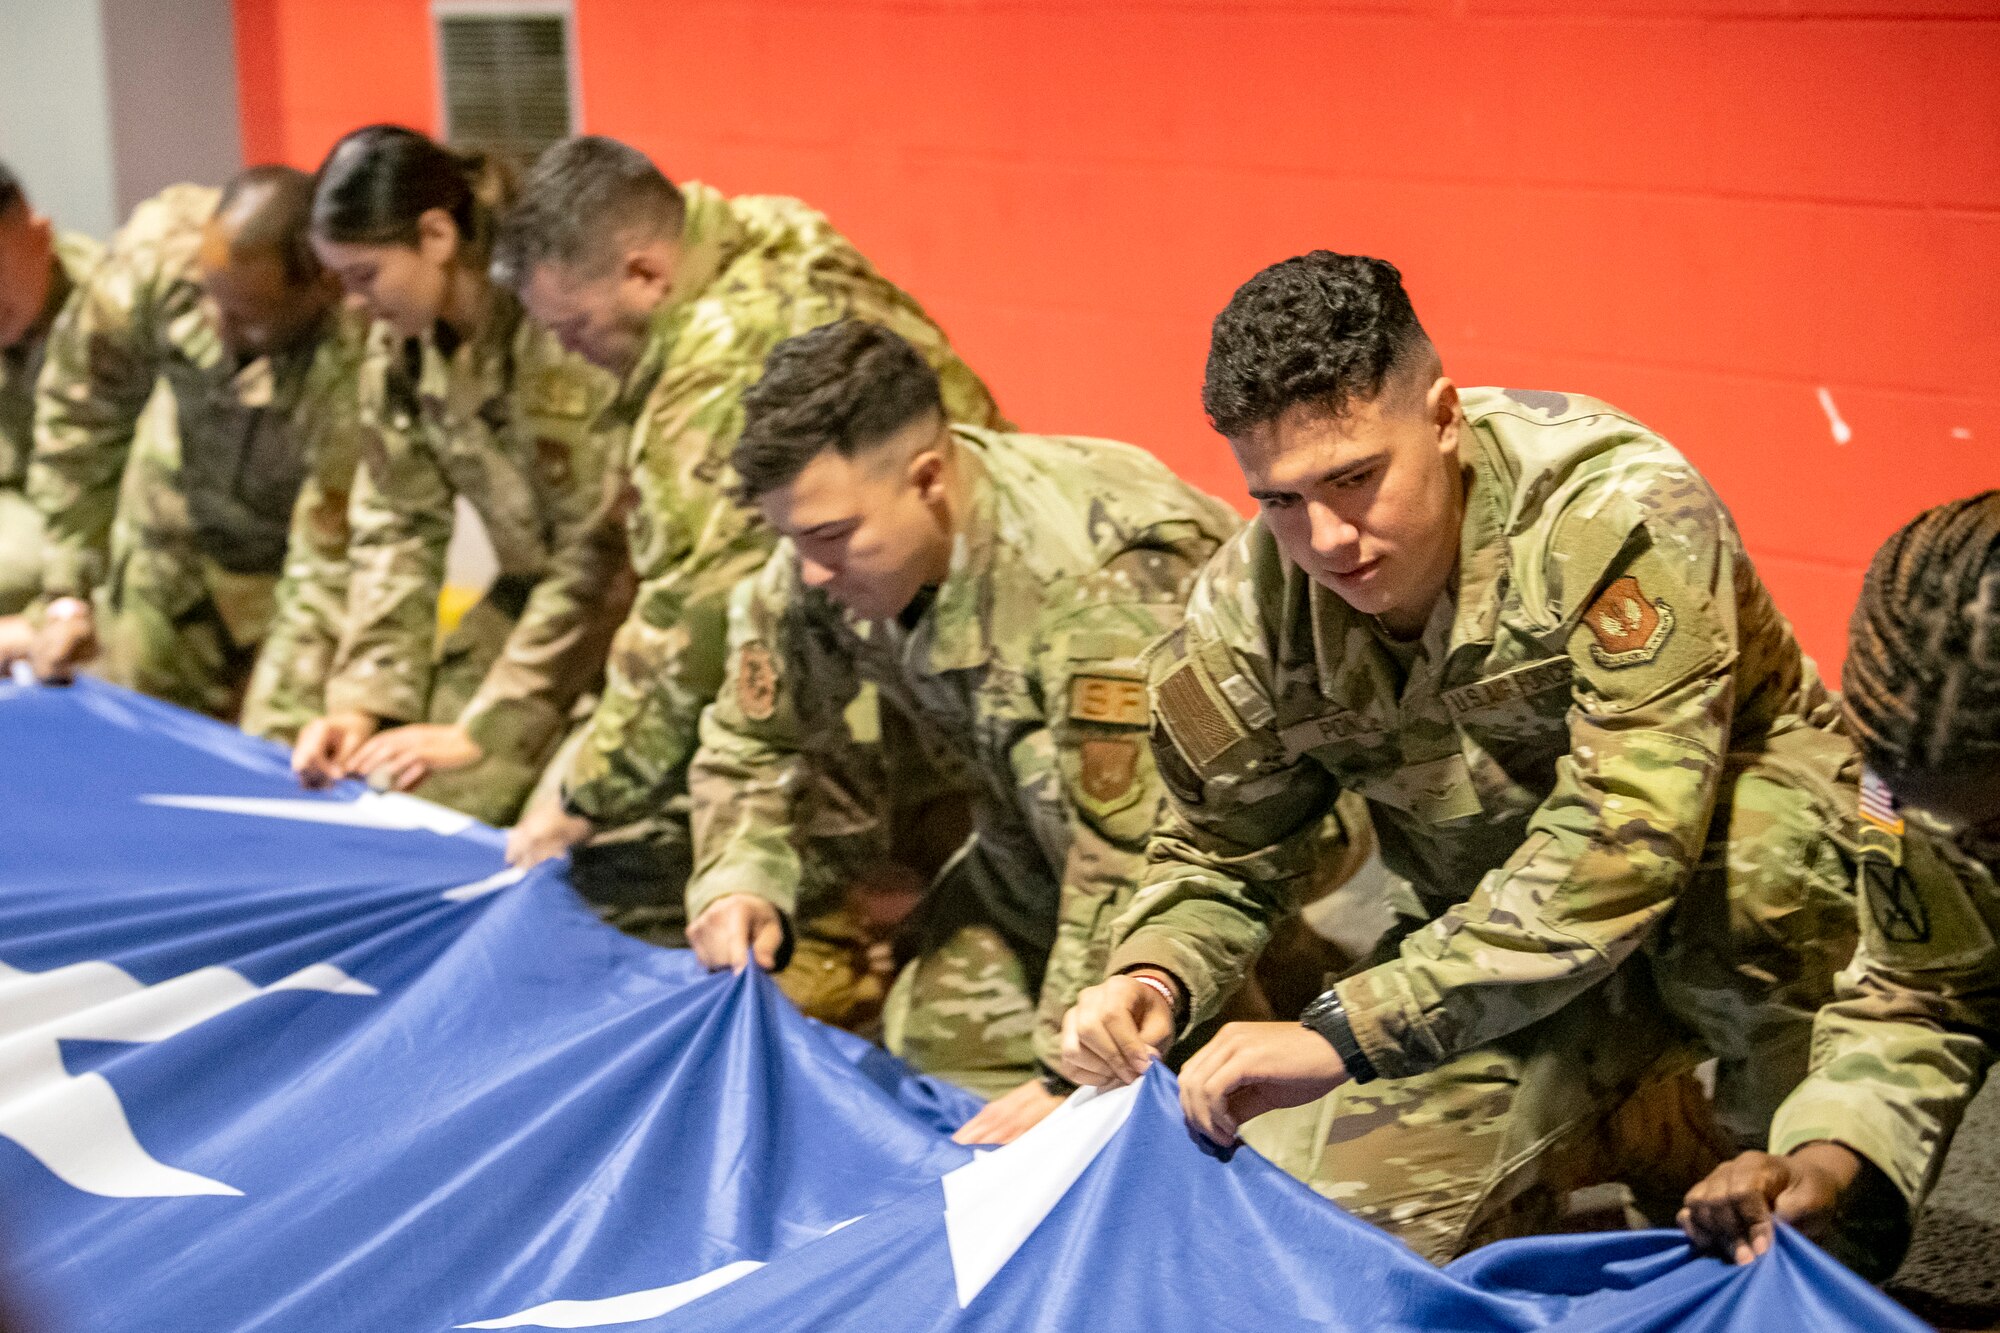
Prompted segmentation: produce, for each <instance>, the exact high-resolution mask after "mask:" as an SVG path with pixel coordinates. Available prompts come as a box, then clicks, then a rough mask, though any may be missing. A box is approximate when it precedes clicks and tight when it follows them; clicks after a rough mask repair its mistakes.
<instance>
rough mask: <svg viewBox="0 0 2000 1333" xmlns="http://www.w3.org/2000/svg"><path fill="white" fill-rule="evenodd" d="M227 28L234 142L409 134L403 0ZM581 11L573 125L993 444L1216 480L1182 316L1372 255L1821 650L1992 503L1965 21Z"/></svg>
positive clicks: (1639, 9)
mask: <svg viewBox="0 0 2000 1333" xmlns="http://www.w3.org/2000/svg"><path fill="white" fill-rule="evenodd" d="M237 15H238V23H239V33H238V37H239V46H240V54H241V60H242V64H243V79H242V87H243V98H244V115H243V119H244V125H245V137H246V140H247V141H248V144H249V147H250V151H251V153H252V155H253V156H257V157H271V158H282V159H285V160H290V161H294V162H298V163H300V164H301V165H307V166H310V165H312V164H313V163H314V162H315V161H316V160H317V158H318V157H319V155H320V154H321V153H323V152H324V151H325V149H326V147H327V146H328V145H329V144H330V143H331V142H332V141H333V139H334V138H335V137H337V136H338V135H339V134H340V133H341V132H342V131H344V130H346V129H347V128H349V127H351V126H352V125H354V124H356V123H359V122H361V121H364V120H377V119H401V120H405V121H409V122H412V123H415V124H417V125H419V126H424V127H434V125H435V121H436V116H437V112H436V106H437V97H436V91H435V89H434V87H433V85H432V80H433V73H432V71H433V56H432V50H431V37H430V33H429V29H428V24H429V18H428V5H427V4H426V3H425V0H342V3H340V4H337V5H333V4H326V3H324V0H237ZM576 24H577V33H578V46H579V51H580V63H581V70H582V102H583V116H584V127H585V128H586V129H589V130H591V131H595V132H599V133H605V134H612V135H616V136H618V137H620V138H624V139H627V140H630V141H631V142H633V143H634V144H637V145H638V146H639V147H641V148H643V149H645V150H646V151H647V152H649V153H651V154H652V155H653V156H654V157H655V159H656V160H658V161H659V163H660V164H661V166H662V167H663V168H665V170H666V171H667V172H668V174H670V175H673V176H676V177H698V178H700V179H703V180H707V181H710V182H713V183H715V184H717V185H720V186H722V187H724V188H725V189H728V190H730V191H732V192H734V191H758V192H776V193H787V194H796V195H799V196H802V197H804V198H806V199H809V200H811V201H812V202H813V203H814V204H815V205H817V206H818V207H820V208H822V209H824V210H825V211H826V212H827V213H829V214H830V215H831V216H832V217H833V218H834V220H835V221H836V222H837V223H838V224H839V225H840V226H841V227H842V228H843V229H844V230H845V231H846V232H847V233H848V234H849V235H850V236H852V237H853V238H854V239H855V241H856V242H857V243H859V244H860V246H861V247H862V248H863V249H864V250H865V251H866V252H867V253H868V254H869V255H870V256H871V257H872V258H874V259H875V261H876V262H877V263H878V264H879V265H880V266H881V267H882V268H883V269H884V270H885V271H887V272H888V273H889V274H890V275H891V276H893V277H894V278H896V279H897V280H898V281H900V282H902V283H903V284H904V285H905V286H907V287H908V288H910V289H911V290H912V291H914V292H916V293H917V294H918V295H919V296H920V297H921V298H922V299H923V300H924V302H925V303H926V304H927V305H928V306H929V307H930V308H931V309H932V311H933V312H934V313H935V314H936V315H938V316H939V318H940V319H941V320H942V322H943V323H944V324H945V326H946V327H947V328H948V329H949V330H950V331H951V333H952V336H953V338H954V339H955V340H956V341H957V342H958V343H959V344H960V346H961V347H963V348H964V349H965V351H966V353H967V355H968V357H969V358H970V359H971V361H972V362H973V364H974V365H976V366H977V367H979V369H980V370H981V372H982V373H983V374H985V376H986V377H987V378H988V380H989V382H991V383H992V384H993V386H994V387H995V389H996V390H997V392H998V393H999V395H1000V398H1001V401H1002V403H1003V405H1004V406H1005V407H1006V408H1007V410H1008V411H1009V412H1010V413H1011V414H1013V415H1014V416H1015V418H1016V419H1017V420H1019V421H1021V422H1022V423H1024V424H1025V425H1027V426H1029V427H1031V428H1037V429H1049V430H1065V431H1078V432H1087V433H1096V434H1103V435H1110V436H1116V437H1120V438H1124V439H1128V440H1132V441H1135V442H1137V443H1141V444H1145V445H1148V446H1150V447H1151V448H1153V449H1154V450H1155V451H1157V452H1158V453H1159V454H1161V455H1162V456H1163V457H1164V458H1166V459H1167V460H1168V461H1169V462H1170V463H1171V464H1172V465H1174V466H1175V467H1176V468H1178V469H1180V470H1181V471H1182V472H1183V473H1185V474H1186V475H1187V476H1189V477H1190V478H1192V479H1194V480H1195V481H1197V482H1199V483H1200V484H1202V485H1205V486H1207V487H1209V488H1210V489H1212V490H1215V491H1217V492H1219V493H1221V494H1224V495H1228V496H1231V497H1240V496H1241V485H1240V482H1239V480H1238V479H1237V477H1236V475H1235V473H1234V471H1233V468H1232V466H1231V464H1230V460H1229V457H1228V454H1227V452H1226V450H1225V448H1224V446H1223V445H1222V443H1221V441H1220V440H1218V439H1216V438H1215V437H1214V436H1212V435H1211V434H1210V432H1209V431H1208V429H1207V427H1206V425H1205V424H1204V423H1203V421H1202V418H1201V413H1200V406H1199V398H1198V393H1199V386H1200V378H1201V364H1202V357H1203V354H1204V351H1205V348H1206V336H1207V327H1208V321H1209V320H1210V318H1212V316H1213V315H1214V313H1215V311H1216V310H1217V309H1219V308H1220V306H1221V305H1222V303H1223V302H1224V301H1225V300H1226V299H1227V298H1228V296H1229V293H1230V292H1231V291H1232V290H1233V289H1234V288H1235V286H1236V284H1238V283H1239V282H1241V281H1242V280H1243V279H1244V278H1246V277H1248V276H1249V275H1250V273H1252V272H1253V271H1254V270H1255V269H1257V268H1258V267H1260V266H1262V265H1264V264H1266V263H1269V262H1272V261H1273V260H1276V259H1280V258H1283V257H1285V256H1287V255H1291V254H1294V253H1297V252H1299V251H1301V250H1305V249H1309V248H1312V247H1314V246H1328V247H1332V248H1335V249H1345V250H1355V251H1363V252H1367V253H1373V254H1379V255H1382V256H1385V257H1387V258H1390V259H1393V260H1394V261H1395V262H1396V263H1397V264H1398V265H1399V266H1401V267H1402V269H1403V271H1404V273H1405V275H1406V277H1407V280H1408V282H1409V285H1410V287H1411V290H1412V292H1413V294H1414V296H1415V298H1416V301H1417V307H1418V311H1419V313H1420V314H1421V315H1422V316H1423V318H1424V321H1425V323H1426V324H1427V325H1428V326H1429V328H1430V330H1431V332H1432V334H1433V336H1434V337H1436V339H1437V341H1438V343H1439V344H1440V346H1441V347H1442V349H1443V351H1444V354H1445V358H1446V362H1447V365H1448V367H1449V368H1450V371H1451V373H1453V374H1454V375H1455V376H1456V377H1457V378H1458V379H1459V380H1460V381H1461V382H1464V383H1506V384H1513V385H1517V386H1524V387H1536V388H1552V389H1566V390H1572V391H1576V392H1583V393H1589V394H1594V395H1596V396H1598V397H1602V398H1608V399H1610V400H1611V401H1613V402H1615V403H1618V404H1620V405H1621V406H1623V407H1625V408H1627V409H1628V410H1630V411H1632V412H1634V413H1635V414H1637V415H1638V416H1640V417H1641V418H1643V419H1644V420H1646V421H1647V422H1649V423H1650V424H1652V425H1654V426H1655V427H1656V428H1657V429H1659V430H1661V431H1662V432H1664V433H1665V434H1666V435H1667V436H1668V437H1669V438H1670V439H1672V440H1674V441H1675V442H1676V443H1677V444H1679V445H1680V446H1681V447H1682V448H1683V449H1684V450H1685V451H1686V452H1687V453H1688V454H1689V455H1690V456H1691V457H1693V459H1694V460H1695V461H1696V462H1697V463H1698V464H1699V465H1700V466H1701V467H1702V468H1703V469H1704V470H1705V471H1706V472H1707V474H1708V476H1709V477H1710V478H1711V480H1713V481H1714V483H1715V484H1716V486H1717V487H1718V489H1719V490H1720V491H1721V493H1722V495H1723V497H1724V498H1725V499H1726V500H1727V501H1728V502H1729V504H1730V505H1731V507H1732V508H1733V509H1734V511H1735V513H1736V515H1737V517H1738V519H1739V521H1740V522H1741V523H1742V525H1743V527H1744V529H1745V531H1746V533H1747V534H1748V537H1749V540H1750V543H1751V548H1752V551H1753V553H1754V554H1755V556H1756V559H1757V562H1758V565H1759V568H1760V569H1761V570H1762V571H1763V573H1764V576H1765V578H1766V579H1767V580H1768V581H1769V582H1770V583H1771V585H1772V587H1773V588H1774V590H1775V591H1776V594H1777V596H1778V600H1779V603H1780V605H1781V606H1783V607H1784V608H1785V609H1786V610H1787V612H1788V613H1789V614H1790V615H1791V616H1792V618H1793V619H1794V621H1795V622H1796V623H1797V624H1798V626H1799V628H1800V631H1801V633H1802V635H1803V637H1804V638H1805V640H1806V643H1807V647H1808V648H1809V650H1811V651H1812V652H1813V653H1814V654H1815V655H1816V656H1818V657H1819V658H1820V660H1821V661H1822V662H1823V663H1825V664H1827V665H1828V666H1829V667H1831V666H1832V665H1833V664H1834V663H1835V662H1837V660H1838V659H1839V657H1840V645H1841V641H1842V636H1843V632H1844V629H1843V627H1844V625H1845V620H1846V613H1847V608H1848V606H1849V605H1850V604H1851V602H1852V599H1853V596H1854V592H1855V590H1856V588H1857V587H1858V586H1859V581H1860V571H1861V569H1862V567H1863V566H1864V565H1865V563H1866V560H1867V557H1868V555H1869V554H1870V553H1871V552H1872V551H1873V549H1874V548H1875V546H1876V545H1877V544H1878V543H1879V542H1880V541H1881V540H1882V538H1883V537H1885V536H1886V535H1887V534H1888V533H1889V532H1890V531H1891V530H1892V529H1893V528H1894V527H1895V526H1896V525H1897V524H1898V523H1900V522H1901V521H1903V520H1904V519H1905V518H1907V517H1909V516H1910V515H1912V514H1914V513H1915V512H1916V511H1917V510H1918V509H1920V508H1922V507H1923V506H1925V505H1927V504H1932V503H1935V502H1937V501H1940V500H1943V499H1946V498H1948V497H1951V496H1954V495H1958V494H1963V493H1967V492H1971V491H1974V490H1978V489H1984V488H1988V487H1994V486H2000V448H1996V445H2000V318H1996V317H1995V315H1994V313H1993V306H1994V303H1995V298H1996V296H2000V75H1996V73H1995V71H1996V70H2000V8H1996V5H1995V4H1994V2H1993V0H1707V2H1706V3H1691V4H1685V5H1667V4H1664V3H1648V2H1647V0H1575V2H1574V3H1558V0H1434V2H1433V0H1367V2H1364V3H1343V4H1316V5H1310V6H1307V5H1300V4H1291V3H1282V2H1279V0H1269V2H1266V0H1178V2H1169V0H1158V2H1156V3H1143V2H1141V0H1123V2H1116V3H1114V2H1113V0H1091V2H1089V3H1081V2H1074V3H1068V4H1061V5H1056V4H1036V3H1029V2H1026V0H1018V2H1017V0H674V2H673V3H671V4H662V3H654V2H653V0H577V3H576ZM1822 389H1824V390H1825V391H1826V395H1827V397H1828V399H1829V400H1830V401H1831V403H1832V405H1833V409H1834V410H1835V411H1836V412H1837V413H1838V414H1839V416H1840V418H1841V419H1842V420H1844V421H1845V423H1846V424H1847V426H1848V427H1849V428H1850V429H1851V431H1852V437H1851V439H1850V440H1848V442H1846V443H1840V442H1837V441H1836V439H1835V438H1834V431H1833V427H1832V424H1831V421H1830V418H1829V415H1828V413H1827V411H1826V410H1825V408H1824V407H1823V405H1822V402H1821V395H1820V391H1821V390H1822Z"/></svg>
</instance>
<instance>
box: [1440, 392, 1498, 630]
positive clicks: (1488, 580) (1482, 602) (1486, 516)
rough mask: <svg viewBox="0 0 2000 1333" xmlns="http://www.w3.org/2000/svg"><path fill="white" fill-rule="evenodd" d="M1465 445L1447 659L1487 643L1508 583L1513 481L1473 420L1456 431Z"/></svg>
mask: <svg viewBox="0 0 2000 1333" xmlns="http://www.w3.org/2000/svg"><path fill="white" fill-rule="evenodd" d="M1460 438H1461V439H1463V440H1464V441H1466V443H1467V446H1468V448H1467V457H1466V465H1465V478H1466V484H1465V518H1464V520H1463V521H1462V522H1461V523H1460V524H1459V533H1458V586H1457V589H1456V591H1455V596H1456V600H1457V608H1456V612H1455V614H1454V616H1453V619H1452V623H1451V636H1450V639H1449V641H1448V646H1447V647H1446V649H1445V653H1446V660H1449V659H1450V656H1451V655H1452V654H1453V653H1455V652H1457V651H1458V649H1459V648H1461V647H1463V646H1465V645H1467V644H1490V643H1492V642H1493V636H1494V632H1495V629H1496V627H1497V626H1498V624H1499V621H1500V602H1501V595H1502V593H1503V591H1504V589H1505V585H1506V581H1507V543H1506V537H1507V513H1508V509H1509V507H1510V506H1511V504H1512V503H1513V489H1514V488H1513V484H1512V481H1511V479H1510V478H1509V476H1508V474H1507V471H1506V468H1505V460H1504V459H1503V458H1502V457H1501V456H1500V452H1499V447H1498V445H1496V444H1495V443H1494V441H1493V440H1492V439H1491V438H1490V437H1489V436H1488V435H1487V433H1486V432H1485V431H1484V430H1483V429H1481V428H1480V426H1479V424H1478V423H1477V422H1473V421H1467V422H1466V423H1465V427H1464V429H1463V430H1462V431H1461V432H1460Z"/></svg>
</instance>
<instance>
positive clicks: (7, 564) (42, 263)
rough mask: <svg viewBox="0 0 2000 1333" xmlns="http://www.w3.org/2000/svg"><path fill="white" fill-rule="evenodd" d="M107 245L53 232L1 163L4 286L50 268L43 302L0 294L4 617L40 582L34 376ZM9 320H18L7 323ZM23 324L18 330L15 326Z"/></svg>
mask: <svg viewBox="0 0 2000 1333" xmlns="http://www.w3.org/2000/svg"><path fill="white" fill-rule="evenodd" d="M102 255H103V247H101V246H99V245H98V243H97V242H96V241H94V240H92V239H90V238H89V237H88V236H80V235H76V234H73V233H70V232H61V233H56V232H53V231H52V229H51V228H50V226H49V223H48V220H47V219H45V218H42V217H40V216H38V215H36V214H35V213H34V212H33V211H32V210H30V209H29V207H28V202H27V199H26V198H25V197H24V196H23V195H22V193H21V190H20V186H19V185H18V184H17V183H16V182H15V181H14V178H13V175H12V173H10V172H9V171H8V170H7V169H6V167H4V166H0V288H11V287H13V286H14V284H16V283H18V284H19V288H20V291H21V292H26V291H28V290H30V289H31V287H32V284H31V282H30V281H29V280H28V275H27V274H21V275H19V276H18V277H17V276H16V275H15V273H14V272H13V266H14V265H16V264H20V265H28V264H33V265H35V266H36V267H37V268H39V269H42V270H45V271H46V273H47V277H46V278H45V279H43V281H44V282H45V283H46V286H45V287H44V288H41V289H40V290H43V291H45V293H46V295H44V296H43V298H42V300H41V304H40V307H39V309H34V310H28V309H21V310H18V311H17V310H15V309H13V308H12V307H11V306H10V305H9V304H8V301H9V297H11V296H12V295H14V294H15V293H13V292H9V294H8V296H0V616H10V615H13V614H15V613H16V612H18V611H20V610H22V609H23V608H24V607H26V606H27V605H28V603H30V602H32V601H33V600H34V599H35V596H36V595H37V594H38V593H39V592H40V591H41V584H42V516H41V513H40V511H38V510H37V509H36V508H35V507H34V505H33V504H32V503H30V502H29V500H28V497H27V493H26V492H27V484H28V460H29V458H30V457H32V456H33V453H34V447H35V445H34V440H35V381H36V380H37V379H38V378H39V377H40V375H41V373H42V358H43V354H44V353H45V352H46V351H47V349H48V342H49V331H50V330H51V329H52V328H54V327H55V322H56V316H57V315H59V314H60V313H61V312H62V309H63V307H64V306H65V305H67V304H68V302H69V298H70V294H71V293H72V292H74V291H76V290H77V288H78V287H80V286H82V284H83V282H84V280H85V279H86V278H88V277H89V276H90V271H91V270H92V269H94V268H95V267H97V262H98V260H99V259H100V258H101V257H102ZM10 321H11V322H12V323H13V327H11V328H10V327H9V325H10ZM17 331H18V332H17Z"/></svg>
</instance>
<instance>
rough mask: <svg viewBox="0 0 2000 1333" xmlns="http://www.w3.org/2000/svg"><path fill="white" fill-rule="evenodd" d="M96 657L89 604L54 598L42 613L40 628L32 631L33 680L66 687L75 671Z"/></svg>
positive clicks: (94, 621) (93, 619) (76, 599)
mask: <svg viewBox="0 0 2000 1333" xmlns="http://www.w3.org/2000/svg"><path fill="white" fill-rule="evenodd" d="M95 656H97V617H96V615H95V614H94V613H93V612H92V611H91V609H90V603H89V602H86V601H85V600H83V598H81V597H58V598H56V599H55V600H54V601H53V602H50V603H49V605H48V609H47V610H45V611H44V612H42V627H41V629H40V630H38V631H36V634H35V643H34V647H33V648H32V649H31V650H30V651H29V654H28V661H29V665H31V666H32V667H33V668H34V671H35V679H37V680H40V681H44V682H46V683H48V684H51V685H67V684H68V683H69V682H70V681H71V680H73V679H75V677H76V668H77V667H78V666H79V665H80V664H82V663H84V662H88V661H89V660H90V659H91V658H93V657H95Z"/></svg>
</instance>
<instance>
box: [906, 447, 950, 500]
mask: <svg viewBox="0 0 2000 1333" xmlns="http://www.w3.org/2000/svg"><path fill="white" fill-rule="evenodd" d="M944 473H945V457H944V451H943V450H942V449H939V448H938V447H936V446H935V445H933V446H932V447H930V448H928V449H923V450H919V451H918V453H917V455H916V457H914V458H912V459H911V460H910V466H909V471H908V473H907V474H906V475H907V476H908V477H909V479H910V485H912V486H914V487H916V490H917V498H918V499H920V500H922V501H923V502H924V503H925V504H936V503H938V502H939V501H941V500H943V499H944Z"/></svg>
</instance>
